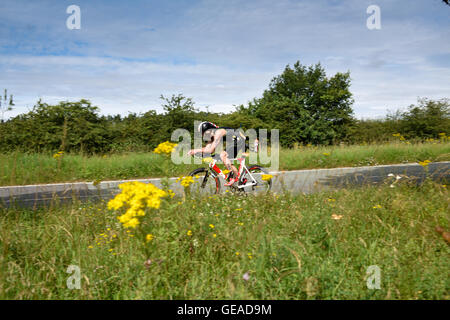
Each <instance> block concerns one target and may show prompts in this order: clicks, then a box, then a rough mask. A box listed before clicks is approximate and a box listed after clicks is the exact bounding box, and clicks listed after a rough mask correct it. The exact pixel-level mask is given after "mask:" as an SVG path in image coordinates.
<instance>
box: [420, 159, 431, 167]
mask: <svg viewBox="0 0 450 320" xmlns="http://www.w3.org/2000/svg"><path fill="white" fill-rule="evenodd" d="M430 163H431V161H430V160H425V161H419V164H420V165H421V166H422V167H426V166H428V165H429V164H430Z"/></svg>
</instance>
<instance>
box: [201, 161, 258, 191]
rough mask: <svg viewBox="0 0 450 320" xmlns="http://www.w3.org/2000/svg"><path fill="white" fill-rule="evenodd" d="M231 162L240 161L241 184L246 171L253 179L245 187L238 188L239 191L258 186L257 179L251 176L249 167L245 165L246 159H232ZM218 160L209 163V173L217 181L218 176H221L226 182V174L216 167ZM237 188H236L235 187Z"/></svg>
mask: <svg viewBox="0 0 450 320" xmlns="http://www.w3.org/2000/svg"><path fill="white" fill-rule="evenodd" d="M230 160H231V161H233V160H238V161H239V170H238V172H239V177H240V178H239V182H238V183H241V182H242V177H243V173H244V171H245V172H246V173H247V174H248V175H249V176H250V178H251V180H252V181H251V182H250V183H245V184H244V185H239V184H238V186H237V188H238V189H242V188H246V187H251V186H254V185H256V184H257V181H256V179H255V177H253V175H252V174H251V172H250V170H248V168H247V166H246V165H245V158H237V159H230ZM216 162H217V160H216V159H213V160H212V161H211V162H210V163H209V171H210V174H211V175H212V177H213V178H214V179H215V178H216V177H217V176H221V177H222V178H223V179H224V180H226V176H225V174H224V173H223V172H222V170H221V169H220V168H219V167H218V166H217V165H216ZM235 188H236V187H235Z"/></svg>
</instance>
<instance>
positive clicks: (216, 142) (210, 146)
mask: <svg viewBox="0 0 450 320" xmlns="http://www.w3.org/2000/svg"><path fill="white" fill-rule="evenodd" d="M226 133H227V132H226V131H225V130H217V131H216V133H215V134H214V141H213V142H211V143H208V144H207V145H206V146H205V147H204V148H201V149H192V150H191V151H189V153H188V154H190V155H193V154H196V153H199V152H202V153H213V152H214V150H216V148H217V146H218V145H219V143H220V141H221V138H222V137H223V136H224V135H225V134H226Z"/></svg>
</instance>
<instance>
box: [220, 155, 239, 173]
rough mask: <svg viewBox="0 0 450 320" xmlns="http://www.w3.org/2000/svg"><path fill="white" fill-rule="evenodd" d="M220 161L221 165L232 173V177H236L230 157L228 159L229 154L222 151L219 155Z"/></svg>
mask: <svg viewBox="0 0 450 320" xmlns="http://www.w3.org/2000/svg"><path fill="white" fill-rule="evenodd" d="M232 159H233V158H232ZM220 160H222V162H223V164H224V165H225V167H226V168H227V169H228V170H230V171H233V176H234V177H237V176H238V169H236V167H235V166H234V165H233V164H232V163H231V161H230V157H229V154H228V152H227V151H222V152H221V153H220Z"/></svg>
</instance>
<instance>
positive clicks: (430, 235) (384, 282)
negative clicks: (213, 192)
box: [0, 149, 450, 299]
mask: <svg viewBox="0 0 450 320" xmlns="http://www.w3.org/2000/svg"><path fill="white" fill-rule="evenodd" d="M356 150H358V149H356ZM298 152H299V153H300V151H298ZM310 152H311V153H312V151H310ZM337 152H338V151H336V153H337ZM427 156H428V157H429V156H430V154H427ZM136 157H137V156H136ZM311 157H312V156H311ZM396 161H397V160H396ZM449 205H450V201H449V194H448V187H447V186H443V185H438V184H435V183H433V182H431V181H426V183H425V184H423V185H422V186H420V187H414V186H409V185H407V184H399V185H396V187H395V188H389V186H381V187H367V188H364V189H348V190H346V189H344V190H340V191H336V192H328V193H319V194H313V195H307V196H305V195H296V196H294V195H289V194H285V195H270V194H269V195H261V196H258V197H252V196H249V197H236V196H233V195H229V196H213V197H206V198H202V199H190V198H189V197H188V198H187V199H186V200H185V201H183V200H182V199H180V198H176V197H175V198H173V199H169V200H167V201H166V202H164V203H163V204H162V205H161V208H160V209H159V210H158V211H155V212H153V213H151V214H147V215H146V216H145V223H143V224H141V225H140V227H139V228H137V229H132V230H133V231H131V232H127V231H126V230H125V229H123V227H122V226H121V225H120V223H119V222H118V220H117V219H116V217H117V215H116V214H115V213H113V212H111V211H109V210H107V209H106V204H105V203H85V204H81V203H75V204H73V205H70V206H63V207H58V206H57V205H55V206H53V207H50V208H47V209H42V210H38V211H31V210H30V211H28V210H23V209H10V210H5V209H4V210H3V211H0V225H1V228H0V247H1V250H2V251H1V255H0V265H1V270H2V272H1V273H0V298H1V299H75V298H77V299H449V298H450V277H449V272H450V269H449V265H450V248H449V245H448V244H447V243H446V242H445V240H444V239H443V237H442V236H441V235H440V234H439V233H437V232H436V231H435V228H436V227H437V226H442V227H443V228H444V229H447V230H448V229H449V226H450V221H449V219H450V217H449V215H448V208H449ZM146 234H152V235H153V239H151V240H150V241H149V242H146V241H144V238H143V236H144V235H146ZM69 265H77V266H79V267H80V271H81V289H79V290H76V289H75V290H69V289H68V288H67V287H66V281H67V279H68V277H69V274H68V273H66V270H67V268H68V266H69ZM371 265H377V266H378V267H379V268H380V270H381V289H379V290H376V289H375V290H373V289H372V290H370V289H368V288H367V286H366V271H367V268H368V267H369V266H371ZM244 278H245V279H244Z"/></svg>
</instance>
